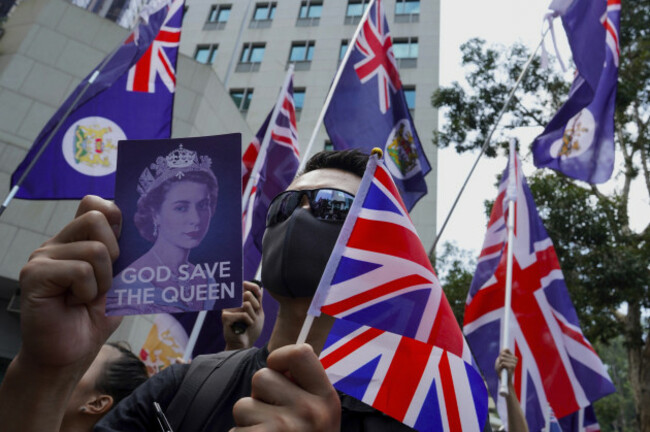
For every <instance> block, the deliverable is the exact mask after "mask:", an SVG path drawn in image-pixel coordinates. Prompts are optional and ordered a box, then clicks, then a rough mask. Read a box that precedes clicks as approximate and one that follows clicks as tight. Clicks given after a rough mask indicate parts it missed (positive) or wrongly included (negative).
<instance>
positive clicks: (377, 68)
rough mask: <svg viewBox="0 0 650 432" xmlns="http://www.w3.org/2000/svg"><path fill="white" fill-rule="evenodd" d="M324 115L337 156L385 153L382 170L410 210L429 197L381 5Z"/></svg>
mask: <svg viewBox="0 0 650 432" xmlns="http://www.w3.org/2000/svg"><path fill="white" fill-rule="evenodd" d="M360 26H361V31H360V34H359V37H358V38H357V40H356V41H355V43H354V45H352V46H351V47H350V49H351V52H350V55H349V57H348V59H347V62H346V63H345V64H344V65H342V66H341V67H342V68H343V72H342V74H341V78H340V81H339V82H338V85H337V86H336V89H335V91H334V94H333V96H332V100H331V103H330V105H329V107H328V109H327V112H326V114H325V127H326V128H327V133H328V134H329V136H330V139H331V140H332V145H333V146H334V148H335V149H337V150H343V149H349V148H358V149H365V150H367V151H368V152H369V151H370V150H371V149H372V148H373V147H381V148H382V149H383V150H384V154H385V155H386V156H385V159H386V166H387V167H388V169H389V171H390V173H391V174H392V176H393V179H394V180H395V184H396V185H397V187H398V188H399V191H400V193H401V195H402V198H403V199H404V203H405V204H406V208H407V209H408V210H411V209H412V208H413V206H414V205H415V203H416V202H417V201H418V200H419V199H420V198H421V197H422V196H424V195H425V194H426V193H427V185H426V182H425V181H424V176H425V175H426V174H427V173H428V172H429V171H430V170H431V167H430V165H429V161H428V160H427V158H426V155H425V154H424V150H423V149H422V145H421V144H420V139H419V138H418V135H417V132H416V131H415V126H414V124H413V120H412V119H411V114H410V112H409V108H408V105H407V104H406V98H405V97H404V89H403V88H402V82H401V80H400V77H399V72H398V71H397V64H396V62H395V55H394V53H393V43H392V41H391V37H390V32H389V30H388V22H387V21H386V17H385V15H384V10H383V8H382V5H381V2H380V0H376V1H375V3H374V4H373V5H372V7H371V9H370V11H369V13H368V19H367V20H365V21H364V22H362V23H360Z"/></svg>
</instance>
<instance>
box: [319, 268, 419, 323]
mask: <svg viewBox="0 0 650 432" xmlns="http://www.w3.org/2000/svg"><path fill="white" fill-rule="evenodd" d="M430 283H431V281H429V280H427V279H425V278H423V277H422V276H420V275H409V276H405V277H403V278H399V279H395V280H392V281H390V282H388V283H385V284H383V285H379V286H378V287H375V288H372V289H369V290H366V291H364V292H362V293H360V294H357V295H354V296H352V297H348V298H346V299H344V300H341V301H338V302H336V303H332V304H329V305H325V306H323V307H322V308H321V311H322V312H323V313H324V314H327V315H331V316H336V315H338V314H340V313H342V312H345V311H347V310H350V309H352V308H355V307H357V306H359V305H362V304H364V303H368V302H370V301H372V300H375V299H378V298H380V297H382V296H385V295H388V294H391V293H394V292H397V291H399V290H402V289H404V288H409V287H411V286H413V285H421V284H430Z"/></svg>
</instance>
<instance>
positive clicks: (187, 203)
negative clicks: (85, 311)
mask: <svg viewBox="0 0 650 432" xmlns="http://www.w3.org/2000/svg"><path fill="white" fill-rule="evenodd" d="M240 149H241V135H240V134H229V135H221V136H211V137H199V138H179V139H169V140H138V141H120V143H119V147H118V160H117V171H116V182H115V203H116V204H117V206H118V207H119V208H120V209H121V210H122V220H123V227H122V235H121V237H120V240H119V245H120V257H119V259H118V260H117V261H116V262H115V264H114V267H113V274H114V275H115V276H114V278H113V286H112V287H111V289H110V291H109V293H108V295H107V300H106V313H107V315H133V314H151V313H162V312H166V313H178V312H187V311H198V310H212V309H223V308H230V307H236V306H239V305H241V295H242V257H241V236H242V233H241V172H240V165H241V162H240V158H241V155H240V152H241V150H240Z"/></svg>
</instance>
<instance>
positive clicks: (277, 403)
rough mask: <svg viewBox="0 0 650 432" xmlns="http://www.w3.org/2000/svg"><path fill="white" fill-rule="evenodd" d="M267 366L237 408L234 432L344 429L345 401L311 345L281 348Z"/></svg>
mask: <svg viewBox="0 0 650 432" xmlns="http://www.w3.org/2000/svg"><path fill="white" fill-rule="evenodd" d="M267 365H268V368H265V369H261V370H259V371H257V372H256V373H255V375H254V376H253V382H252V384H253V388H252V393H251V397H247V398H242V399H240V400H239V401H237V403H236V404H235V406H234V407H233V417H234V419H235V424H236V425H237V427H235V428H233V429H231V432H237V431H239V432H243V431H247V430H253V429H255V430H278V431H279V430H281V431H287V432H291V431H313V432H325V431H339V430H340V426H341V401H340V399H339V396H338V394H337V393H336V390H334V387H333V386H332V384H330V382H329V380H328V378H327V375H326V374H325V370H324V369H323V366H322V365H321V363H320V361H319V360H318V357H317V356H316V354H315V353H314V351H313V350H312V348H311V346H309V345H307V344H301V345H286V346H283V347H282V348H278V349H276V350H274V351H273V352H272V353H271V354H269V357H268V359H267Z"/></svg>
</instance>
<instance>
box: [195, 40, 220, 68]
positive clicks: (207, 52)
mask: <svg viewBox="0 0 650 432" xmlns="http://www.w3.org/2000/svg"><path fill="white" fill-rule="evenodd" d="M218 47H219V45H216V44H214V45H197V46H196V51H194V60H196V61H197V62H199V63H204V64H212V63H214V58H215V57H216V56H217V48H218Z"/></svg>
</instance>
